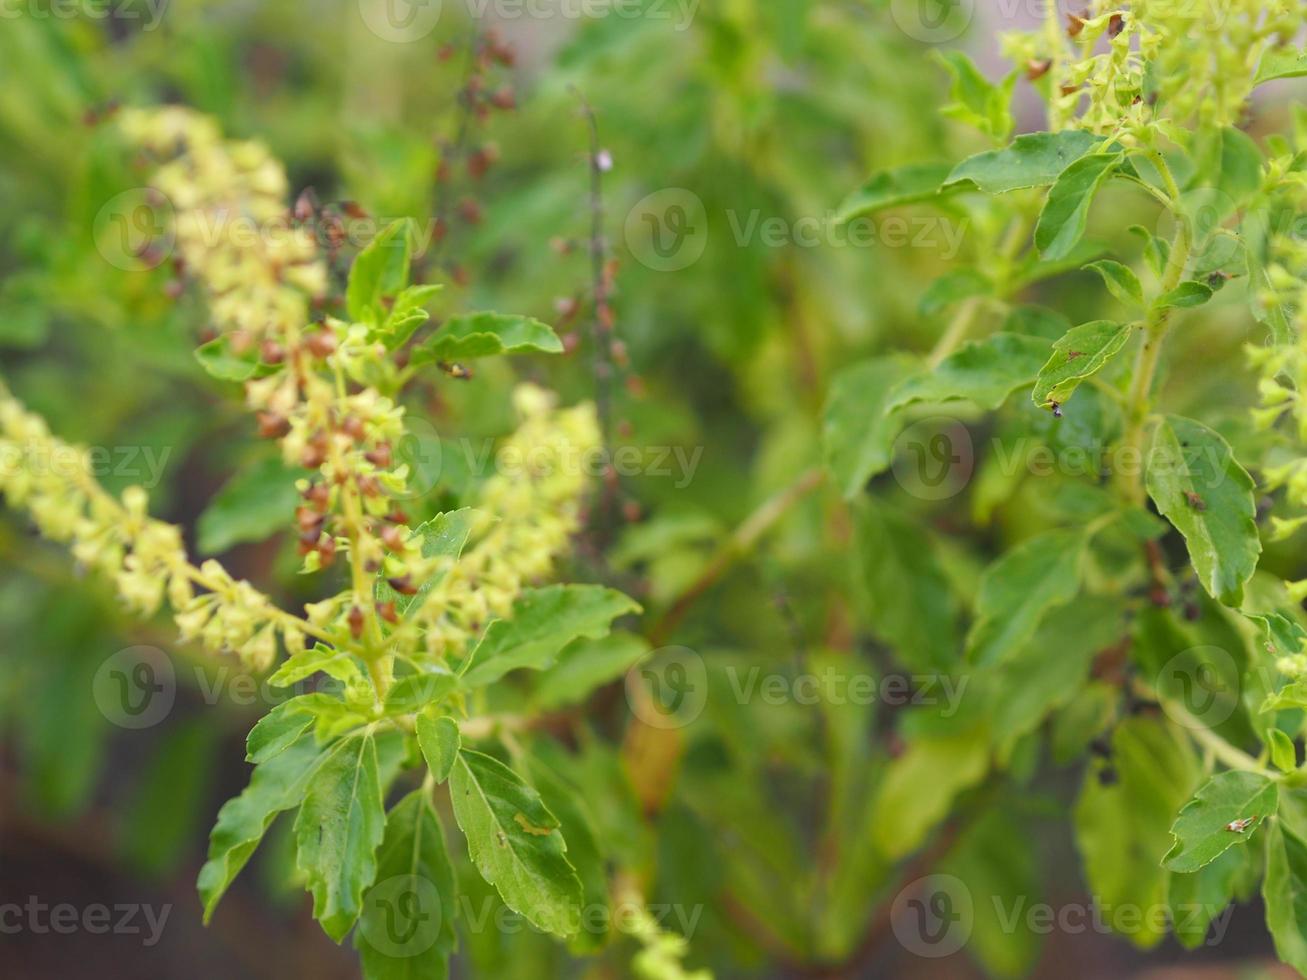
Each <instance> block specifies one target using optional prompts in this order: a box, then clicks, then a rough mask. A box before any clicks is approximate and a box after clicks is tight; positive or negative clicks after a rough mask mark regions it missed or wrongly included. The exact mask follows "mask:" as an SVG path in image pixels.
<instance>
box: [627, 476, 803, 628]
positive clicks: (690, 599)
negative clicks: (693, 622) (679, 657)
mask: <svg viewBox="0 0 1307 980" xmlns="http://www.w3.org/2000/svg"><path fill="white" fill-rule="evenodd" d="M825 475H826V474H825V471H824V470H822V469H821V468H817V469H812V470H808V472H806V473H804V474H803V475H802V476H800V477H799V478H798V479H797V480H795V481H794V482H793V483H791V484H790V485H789V486H788V487H786V488H785V489H784V490H782V491H781V492H780V493H778V494H776V495H775V496H774V497H772V498H770V499H769V500H767V501H766V502H764V503H763V504H762V506H760V507H759V508H758V509H757V510H755V511H754V512H753V513H752V514H750V515H749V516H748V518H746V519H745V521H744V523H743V524H741V525H740V526H739V527H738V528H736V529H735V533H734V534H732V535H731V536H730V537H729V538H728V539H727V540H726V541H725V542H724V543H723V544H722V546H721V547H720V548H719V549H718V550H717V554H715V555H714V556H713V559H712V561H710V562H709V563H708V567H707V568H705V569H704V571H703V573H702V574H701V575H700V576H699V577H698V578H697V579H695V580H694V582H693V583H692V584H691V585H690V587H689V588H687V589H686V590H685V591H684V592H682V593H681V594H680V595H679V596H678V597H677V598H676V600H675V601H674V602H673V603H672V604H671V606H669V607H668V609H667V612H665V613H663V615H662V618H660V619H659V620H658V621H657V622H656V623H654V625H653V626H652V627H651V628H650V630H649V640H650V642H651V643H652V644H653V645H654V646H655V647H658V646H662V645H663V643H664V642H665V641H666V639H667V637H668V636H669V635H670V634H671V632H672V630H674V629H676V627H677V625H678V624H679V623H680V621H681V620H682V619H684V618H685V614H686V613H687V612H689V610H690V607H691V606H692V605H694V603H695V600H697V599H698V598H699V597H700V596H701V595H703V594H704V593H705V592H707V591H708V590H709V589H710V588H712V587H713V585H715V584H716V582H717V580H718V579H720V578H721V577H722V576H723V575H724V574H726V571H727V570H728V569H729V568H730V567H731V566H732V565H734V564H735V562H736V561H737V560H739V559H740V558H741V557H742V556H744V555H746V554H748V553H749V550H750V549H751V548H752V547H753V546H754V545H755V544H756V543H757V541H758V539H759V538H761V537H762V536H763V535H764V534H766V533H767V531H768V530H769V529H770V528H771V527H772V526H773V525H774V524H775V523H776V522H777V521H779V520H780V519H781V518H782V517H784V516H785V515H786V514H787V513H789V511H790V509H791V508H792V507H794V505H795V504H797V503H798V502H799V501H801V500H802V499H803V498H804V497H806V496H808V494H810V493H812V492H813V491H814V490H816V489H817V488H818V487H819V486H821V484H822V481H823V480H824V479H825Z"/></svg>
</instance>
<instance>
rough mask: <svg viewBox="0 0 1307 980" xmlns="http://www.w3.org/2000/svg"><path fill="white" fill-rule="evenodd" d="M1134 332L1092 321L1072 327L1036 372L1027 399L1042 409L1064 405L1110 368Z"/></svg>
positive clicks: (1125, 325) (1122, 325) (1121, 325)
mask: <svg viewBox="0 0 1307 980" xmlns="http://www.w3.org/2000/svg"><path fill="white" fill-rule="evenodd" d="M1132 329H1133V328H1132V327H1131V326H1130V324H1128V323H1113V322H1112V321H1111V320H1093V321H1091V322H1089V323H1082V324H1080V326H1078V327H1072V328H1071V329H1070V330H1069V331H1067V333H1066V335H1065V336H1064V337H1062V339H1061V340H1059V341H1058V342H1057V343H1055V344H1054V345H1053V356H1052V357H1050V358H1049V359H1048V363H1046V364H1045V365H1044V366H1043V367H1042V368H1040V370H1039V378H1038V379H1037V380H1036V381H1035V388H1034V390H1033V391H1032V392H1031V395H1030V397H1031V398H1032V399H1033V400H1034V402H1035V404H1036V405H1038V406H1040V407H1041V408H1048V407H1049V406H1051V405H1054V404H1057V405H1064V404H1066V402H1067V400H1068V399H1070V397H1071V395H1072V394H1073V393H1074V392H1075V390H1076V389H1077V388H1079V387H1080V383H1081V382H1082V381H1084V380H1086V379H1087V378H1092V377H1093V376H1094V375H1095V374H1097V373H1098V372H1099V371H1101V370H1103V368H1104V367H1106V366H1107V365H1108V364H1110V363H1111V362H1112V360H1113V358H1115V357H1116V355H1117V354H1119V353H1121V349H1122V348H1123V347H1125V344H1126V341H1127V340H1129V339H1130V333H1131V330H1132Z"/></svg>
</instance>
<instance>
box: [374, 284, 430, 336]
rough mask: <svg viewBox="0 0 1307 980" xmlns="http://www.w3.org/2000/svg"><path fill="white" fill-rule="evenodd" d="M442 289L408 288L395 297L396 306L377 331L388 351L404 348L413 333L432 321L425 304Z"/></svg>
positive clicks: (426, 287) (428, 287) (427, 287)
mask: <svg viewBox="0 0 1307 980" xmlns="http://www.w3.org/2000/svg"><path fill="white" fill-rule="evenodd" d="M440 289H441V287H440V286H408V287H407V288H405V289H403V290H402V291H401V292H400V294H399V295H398V296H396V297H395V305H394V306H392V307H391V308H390V313H389V314H388V315H387V316H386V320H385V322H384V323H383V324H381V327H380V329H379V330H378V331H377V334H378V335H379V336H380V338H381V340H382V342H383V343H384V344H385V345H386V349H387V350H397V349H399V348H400V347H403V346H404V344H405V343H407V341H408V339H409V338H410V337H411V336H413V332H414V331H415V330H417V328H418V327H420V326H422V324H424V323H426V322H427V321H428V320H429V319H431V314H430V313H428V312H427V310H426V308H425V305H424V304H425V303H426V302H427V301H428V300H429V299H431V297H432V296H434V295H435V294H436V293H438V292H439V291H440Z"/></svg>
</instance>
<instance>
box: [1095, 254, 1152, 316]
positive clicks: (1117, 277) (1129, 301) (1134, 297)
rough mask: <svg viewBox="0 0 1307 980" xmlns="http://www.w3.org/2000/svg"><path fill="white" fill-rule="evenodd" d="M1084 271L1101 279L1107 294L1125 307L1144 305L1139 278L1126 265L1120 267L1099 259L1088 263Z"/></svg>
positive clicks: (1119, 264) (1115, 263)
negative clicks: (1096, 274) (1091, 270)
mask: <svg viewBox="0 0 1307 980" xmlns="http://www.w3.org/2000/svg"><path fill="white" fill-rule="evenodd" d="M1085 268H1086V269H1093V270H1094V271H1095V272H1097V273H1098V274H1099V275H1100V276H1102V277H1103V283H1104V284H1105V285H1106V286H1107V290H1108V292H1110V293H1111V294H1112V295H1113V296H1115V297H1116V298H1117V299H1119V300H1120V301H1121V302H1122V303H1125V304H1126V305H1127V306H1143V305H1144V287H1143V284H1142V283H1140V282H1139V277H1138V276H1137V275H1135V271H1134V270H1133V269H1131V268H1130V267H1129V266H1128V265H1122V264H1121V263H1120V262H1116V261H1114V260H1112V259H1099V260H1098V261H1097V262H1090V263H1089V265H1087V266H1085Z"/></svg>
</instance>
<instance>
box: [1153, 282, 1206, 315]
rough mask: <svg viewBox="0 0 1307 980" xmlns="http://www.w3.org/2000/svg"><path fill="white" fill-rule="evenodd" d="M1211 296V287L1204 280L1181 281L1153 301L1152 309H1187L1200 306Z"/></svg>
mask: <svg viewBox="0 0 1307 980" xmlns="http://www.w3.org/2000/svg"><path fill="white" fill-rule="evenodd" d="M1211 298H1212V287H1211V286H1209V285H1207V283H1205V282H1194V281H1193V280H1189V281H1187V282H1182V283H1180V285H1178V286H1176V287H1175V288H1174V289H1172V290H1171V291H1170V292H1168V293H1165V294H1163V295H1161V296H1159V297H1157V299H1155V300H1154V301H1153V309H1154V310H1169V309H1182V310H1183V309H1188V308H1190V307H1193V306H1202V305H1203V304H1204V303H1206V302H1207V301H1208V300H1209V299H1211Z"/></svg>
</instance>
